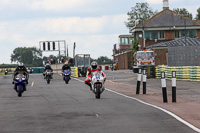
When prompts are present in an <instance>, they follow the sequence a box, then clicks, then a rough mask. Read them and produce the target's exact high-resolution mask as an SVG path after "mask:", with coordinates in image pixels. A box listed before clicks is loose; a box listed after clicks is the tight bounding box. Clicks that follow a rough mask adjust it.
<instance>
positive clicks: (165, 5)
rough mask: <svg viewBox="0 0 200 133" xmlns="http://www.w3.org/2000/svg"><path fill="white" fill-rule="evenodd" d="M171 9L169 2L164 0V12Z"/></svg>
mask: <svg viewBox="0 0 200 133" xmlns="http://www.w3.org/2000/svg"><path fill="white" fill-rule="evenodd" d="M165 9H169V2H168V0H163V10H165Z"/></svg>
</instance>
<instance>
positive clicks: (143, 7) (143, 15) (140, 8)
mask: <svg viewBox="0 0 200 133" xmlns="http://www.w3.org/2000/svg"><path fill="white" fill-rule="evenodd" d="M131 9H132V10H131V11H130V12H128V13H127V15H128V22H125V25H126V27H127V28H129V29H131V28H133V27H134V26H135V23H136V21H137V20H139V24H141V23H142V20H144V21H145V20H147V19H149V18H151V17H152V16H154V15H155V14H156V13H157V11H155V12H154V11H153V10H152V9H151V8H150V7H149V4H148V3H146V2H145V3H136V6H135V7H132V8H131Z"/></svg>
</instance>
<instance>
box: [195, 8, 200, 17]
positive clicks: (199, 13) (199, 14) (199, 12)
mask: <svg viewBox="0 0 200 133" xmlns="http://www.w3.org/2000/svg"><path fill="white" fill-rule="evenodd" d="M195 19H196V20H200V7H199V8H198V9H197V15H196V18H195Z"/></svg>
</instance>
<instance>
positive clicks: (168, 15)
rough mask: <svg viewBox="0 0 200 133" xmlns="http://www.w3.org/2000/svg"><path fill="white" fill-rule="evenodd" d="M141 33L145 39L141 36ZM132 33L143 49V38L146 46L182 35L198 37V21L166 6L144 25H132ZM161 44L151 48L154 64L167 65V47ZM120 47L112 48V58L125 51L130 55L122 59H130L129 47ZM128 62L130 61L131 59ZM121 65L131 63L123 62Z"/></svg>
mask: <svg viewBox="0 0 200 133" xmlns="http://www.w3.org/2000/svg"><path fill="white" fill-rule="evenodd" d="M165 6H166V5H165ZM143 27H144V32H143ZM143 33H144V38H145V39H144V38H143V37H142V36H143ZM132 34H133V36H134V39H135V40H138V42H139V44H138V45H139V46H140V49H143V47H144V40H145V47H147V48H148V47H149V46H151V45H154V46H156V44H159V45H160V44H161V46H162V42H168V41H171V40H175V39H178V38H181V37H183V36H187V37H190V38H198V39H200V23H199V22H198V21H194V20H191V19H189V18H187V17H184V16H182V15H180V14H177V13H176V12H174V11H172V10H170V9H169V8H168V7H163V10H162V11H161V12H159V13H158V14H156V15H154V16H153V17H151V18H150V19H148V20H146V21H144V25H142V24H139V25H137V26H136V27H134V28H133V29H132ZM129 46H131V45H129ZM161 46H156V47H154V48H153V50H154V53H155V64H156V65H163V64H164V65H167V54H168V47H167V46H164V45H163V46H162V47H161ZM120 48H122V47H119V49H118V50H116V49H115V48H114V50H113V57H114V60H115V59H117V58H118V59H119V57H118V56H117V55H120V56H123V53H126V56H130V57H125V55H124V59H131V54H130V48H131V47H129V48H127V49H126V50H125V49H124V48H123V52H121V49H120ZM116 51H117V54H116ZM128 53H129V54H128ZM120 63H123V61H121V60H119V68H122V69H123V67H121V66H122V65H123V64H120ZM128 63H131V61H129V62H128ZM123 66H131V65H130V64H124V65H123ZM124 69H127V67H124Z"/></svg>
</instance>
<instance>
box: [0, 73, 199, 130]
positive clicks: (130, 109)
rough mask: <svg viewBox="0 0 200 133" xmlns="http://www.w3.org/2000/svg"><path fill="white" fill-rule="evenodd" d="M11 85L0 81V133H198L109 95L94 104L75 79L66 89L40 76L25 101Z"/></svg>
mask: <svg viewBox="0 0 200 133" xmlns="http://www.w3.org/2000/svg"><path fill="white" fill-rule="evenodd" d="M11 81H12V77H11V76H10V75H6V76H5V75H2V76H0V133H100V132H105V133H196V132H195V131H194V130H192V129H191V128H189V127H187V126H186V125H184V124H183V123H181V122H179V121H177V120H176V119H175V118H173V117H172V116H170V115H168V114H166V113H165V112H163V111H161V110H158V109H156V108H153V107H150V106H147V105H145V104H142V103H140V102H138V101H136V100H133V99H129V98H126V97H123V96H121V95H117V94H115V93H112V92H110V91H107V90H106V91H104V92H103V93H102V95H101V99H95V96H94V94H93V93H92V92H91V91H89V87H88V86H86V85H85V84H84V83H83V82H80V81H78V80H75V79H72V80H70V82H69V84H65V83H64V81H63V80H62V77H61V76H60V75H57V74H54V78H53V79H52V81H51V83H50V84H47V83H46V81H45V80H44V79H43V77H42V75H41V74H34V75H30V79H29V84H28V86H27V91H26V92H24V93H23V95H22V97H18V96H17V93H16V92H15V91H14V90H13V85H12V84H11ZM108 89H109V88H108Z"/></svg>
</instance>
